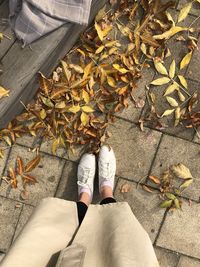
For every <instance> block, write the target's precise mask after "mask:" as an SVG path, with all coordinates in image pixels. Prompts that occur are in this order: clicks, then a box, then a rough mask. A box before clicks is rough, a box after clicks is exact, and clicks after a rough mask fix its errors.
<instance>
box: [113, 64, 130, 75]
mask: <svg viewBox="0 0 200 267" xmlns="http://www.w3.org/2000/svg"><path fill="white" fill-rule="evenodd" d="M113 67H114V68H115V69H116V70H118V71H119V72H121V73H123V74H124V73H127V72H128V70H127V69H125V68H122V67H120V65H119V64H113Z"/></svg>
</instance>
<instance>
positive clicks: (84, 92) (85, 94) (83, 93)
mask: <svg viewBox="0 0 200 267" xmlns="http://www.w3.org/2000/svg"><path fill="white" fill-rule="evenodd" d="M82 98H83V100H84V101H85V103H89V102H90V96H89V94H88V92H86V91H85V90H83V91H82Z"/></svg>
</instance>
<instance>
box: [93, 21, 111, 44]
mask: <svg viewBox="0 0 200 267" xmlns="http://www.w3.org/2000/svg"><path fill="white" fill-rule="evenodd" d="M95 29H96V31H97V34H98V36H99V39H100V40H101V41H103V39H104V38H105V37H106V36H107V35H108V33H109V32H110V31H111V29H112V26H109V25H108V26H107V27H106V28H105V29H104V30H102V29H101V26H100V25H99V24H98V23H97V22H96V21H95Z"/></svg>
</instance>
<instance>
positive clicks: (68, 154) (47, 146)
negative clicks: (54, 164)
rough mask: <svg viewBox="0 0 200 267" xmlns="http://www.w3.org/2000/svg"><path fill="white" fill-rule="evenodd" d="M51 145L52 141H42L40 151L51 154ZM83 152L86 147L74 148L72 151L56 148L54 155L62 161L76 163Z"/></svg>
mask: <svg viewBox="0 0 200 267" xmlns="http://www.w3.org/2000/svg"><path fill="white" fill-rule="evenodd" d="M52 143H53V140H44V141H43V142H42V143H41V146H40V151H42V152H45V153H48V154H52ZM85 150H86V146H81V145H77V146H74V147H73V149H70V148H63V147H58V149H57V151H56V155H57V156H58V157H61V158H64V159H69V160H72V161H78V160H79V158H80V157H81V155H82V154H83V153H84V152H85Z"/></svg>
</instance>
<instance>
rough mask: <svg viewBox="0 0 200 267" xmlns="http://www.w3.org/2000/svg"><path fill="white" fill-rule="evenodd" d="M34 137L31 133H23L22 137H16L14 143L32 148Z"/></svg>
mask: <svg viewBox="0 0 200 267" xmlns="http://www.w3.org/2000/svg"><path fill="white" fill-rule="evenodd" d="M34 140H35V137H34V136H31V135H23V136H22V137H19V138H17V140H16V143H17V144H19V145H22V146H27V147H30V148H32V147H33V143H34Z"/></svg>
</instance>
